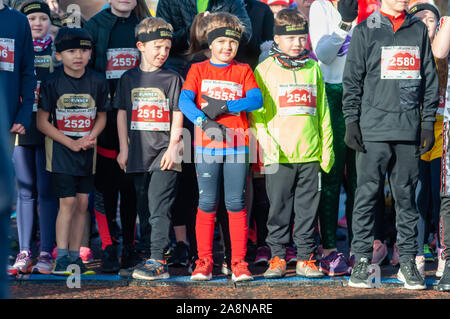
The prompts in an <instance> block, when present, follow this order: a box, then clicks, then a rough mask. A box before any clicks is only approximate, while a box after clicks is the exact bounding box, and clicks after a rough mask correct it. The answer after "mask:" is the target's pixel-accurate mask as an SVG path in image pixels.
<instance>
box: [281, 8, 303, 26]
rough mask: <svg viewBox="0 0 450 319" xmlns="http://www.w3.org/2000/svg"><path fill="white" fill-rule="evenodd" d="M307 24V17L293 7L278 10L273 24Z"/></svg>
mask: <svg viewBox="0 0 450 319" xmlns="http://www.w3.org/2000/svg"><path fill="white" fill-rule="evenodd" d="M305 23H306V24H308V19H307V18H306V17H305V15H304V14H303V13H301V12H300V11H298V10H295V9H288V8H286V9H283V10H280V11H279V12H278V13H277V14H276V16H275V21H274V25H276V26H282V25H292V26H303V25H304V24H305Z"/></svg>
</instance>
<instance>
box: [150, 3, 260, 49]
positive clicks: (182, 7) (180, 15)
mask: <svg viewBox="0 0 450 319" xmlns="http://www.w3.org/2000/svg"><path fill="white" fill-rule="evenodd" d="M207 11H209V12H211V13H214V12H229V13H232V14H234V15H235V16H237V17H238V18H239V20H240V21H241V22H242V24H243V25H244V28H245V30H244V34H243V36H242V40H241V43H246V42H248V41H249V40H250V37H251V35H252V25H251V22H250V18H249V17H248V14H247V12H246V11H245V3H244V2H243V0H209V4H208V9H207ZM196 15H197V1H196V0H159V2H158V7H157V9H156V16H157V17H160V18H163V19H164V20H165V21H167V22H168V23H170V24H171V25H172V26H173V29H174V39H173V41H172V50H171V54H173V55H178V56H180V55H182V54H183V53H184V52H185V51H186V50H187V49H188V39H189V32H190V28H191V24H192V21H194V18H195V16H196Z"/></svg>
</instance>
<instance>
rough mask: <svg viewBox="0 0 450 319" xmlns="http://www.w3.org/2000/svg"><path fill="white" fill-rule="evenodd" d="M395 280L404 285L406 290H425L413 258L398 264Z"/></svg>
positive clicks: (423, 281)
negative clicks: (398, 268)
mask: <svg viewBox="0 0 450 319" xmlns="http://www.w3.org/2000/svg"><path fill="white" fill-rule="evenodd" d="M397 279H398V280H400V281H401V282H403V283H404V286H403V287H405V288H406V289H413V290H423V289H426V288H427V286H426V285H425V280H424V279H423V278H422V275H421V274H420V272H419V270H417V266H416V261H415V259H413V258H411V259H409V260H408V261H406V262H403V263H400V270H399V271H398V273H397Z"/></svg>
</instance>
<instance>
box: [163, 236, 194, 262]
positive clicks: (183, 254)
mask: <svg viewBox="0 0 450 319" xmlns="http://www.w3.org/2000/svg"><path fill="white" fill-rule="evenodd" d="M188 256H189V247H188V245H186V244H185V243H184V242H182V241H179V242H177V244H176V246H175V249H174V250H173V252H172V255H171V256H170V258H169V260H168V261H167V265H168V266H182V267H186V266H187V265H188V261H189V258H188Z"/></svg>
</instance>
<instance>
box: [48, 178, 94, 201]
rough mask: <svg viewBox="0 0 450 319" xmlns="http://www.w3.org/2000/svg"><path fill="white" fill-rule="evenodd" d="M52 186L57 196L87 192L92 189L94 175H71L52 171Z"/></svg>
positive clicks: (71, 195)
mask: <svg viewBox="0 0 450 319" xmlns="http://www.w3.org/2000/svg"><path fill="white" fill-rule="evenodd" d="M51 175H52V177H51V178H52V187H53V191H54V193H55V196H56V197H58V198H65V197H75V196H76V195H77V194H89V193H91V192H93V191H94V175H89V176H73V175H67V174H61V173H52V174H51Z"/></svg>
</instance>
